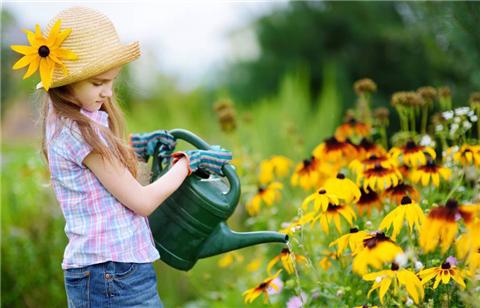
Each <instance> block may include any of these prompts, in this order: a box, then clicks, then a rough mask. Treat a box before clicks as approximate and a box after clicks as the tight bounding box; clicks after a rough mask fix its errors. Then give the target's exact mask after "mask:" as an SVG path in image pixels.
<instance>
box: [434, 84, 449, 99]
mask: <svg viewBox="0 0 480 308" xmlns="http://www.w3.org/2000/svg"><path fill="white" fill-rule="evenodd" d="M437 91H438V96H439V97H442V98H450V97H451V96H452V93H451V91H450V88H449V87H440V88H438V89H437Z"/></svg>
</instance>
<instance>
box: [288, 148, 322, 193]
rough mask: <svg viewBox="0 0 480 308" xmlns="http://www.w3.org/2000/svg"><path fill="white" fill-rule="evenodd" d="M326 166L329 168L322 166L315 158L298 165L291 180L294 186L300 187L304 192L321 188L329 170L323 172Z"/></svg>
mask: <svg viewBox="0 0 480 308" xmlns="http://www.w3.org/2000/svg"><path fill="white" fill-rule="evenodd" d="M324 166H325V167H328V166H326V165H323V164H321V163H320V160H318V159H317V158H315V157H314V156H312V157H311V158H310V159H305V160H303V161H302V162H300V163H298V164H297V166H296V168H295V172H294V173H293V175H292V177H291V180H290V182H291V184H292V186H298V185H300V186H301V187H302V188H303V189H304V190H309V189H310V188H312V187H317V186H319V185H320V183H321V181H322V180H323V175H324V173H325V172H328V170H322V168H323V167H324Z"/></svg>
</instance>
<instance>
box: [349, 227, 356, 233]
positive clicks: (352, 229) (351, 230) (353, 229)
mask: <svg viewBox="0 0 480 308" xmlns="http://www.w3.org/2000/svg"><path fill="white" fill-rule="evenodd" d="M357 232H358V228H350V233H357Z"/></svg>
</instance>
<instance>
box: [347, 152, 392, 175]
mask: <svg viewBox="0 0 480 308" xmlns="http://www.w3.org/2000/svg"><path fill="white" fill-rule="evenodd" d="M377 164H378V165H380V166H382V167H384V168H391V167H396V165H397V162H396V161H395V160H393V159H391V158H390V157H389V156H387V155H376V154H371V155H370V156H368V157H367V158H363V159H355V160H353V161H352V162H351V163H350V165H349V166H348V167H349V168H350V169H351V170H353V172H355V173H356V174H357V175H358V174H362V172H363V171H365V170H366V169H370V168H373V167H375V165H377Z"/></svg>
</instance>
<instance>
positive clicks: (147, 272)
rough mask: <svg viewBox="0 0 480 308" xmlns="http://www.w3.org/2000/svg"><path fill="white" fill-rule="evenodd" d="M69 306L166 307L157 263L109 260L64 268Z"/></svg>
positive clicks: (77, 307)
mask: <svg viewBox="0 0 480 308" xmlns="http://www.w3.org/2000/svg"><path fill="white" fill-rule="evenodd" d="M64 282H65V291H66V292H67V300H68V307H69V308H73V307H75V308H79V307H82V308H83V307H88V308H90V307H95V308H96V307H114V308H117V307H119V308H120V307H163V304H162V301H161V300H160V297H159V296H158V291H157V274H156V273H155V270H154V268H153V263H123V262H113V261H108V262H104V263H99V264H93V265H89V266H85V267H82V268H69V269H66V270H64Z"/></svg>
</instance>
